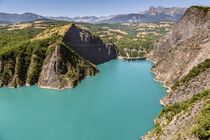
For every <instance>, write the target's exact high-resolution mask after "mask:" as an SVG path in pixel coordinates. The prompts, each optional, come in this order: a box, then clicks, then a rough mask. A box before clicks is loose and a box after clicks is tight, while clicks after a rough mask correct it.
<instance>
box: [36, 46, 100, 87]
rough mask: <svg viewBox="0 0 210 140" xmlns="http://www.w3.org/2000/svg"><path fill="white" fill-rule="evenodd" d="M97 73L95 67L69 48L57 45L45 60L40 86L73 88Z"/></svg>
mask: <svg viewBox="0 0 210 140" xmlns="http://www.w3.org/2000/svg"><path fill="white" fill-rule="evenodd" d="M52 47H54V46H52ZM97 72H98V70H97V69H96V68H95V66H93V65H92V64H91V63H89V62H87V61H85V60H84V59H82V58H81V57H80V56H79V55H77V54H75V53H74V52H73V51H72V50H71V49H69V48H68V46H65V45H63V44H56V46H55V47H54V48H53V51H52V52H51V53H50V54H48V56H47V57H46V58H45V61H44V65H43V66H42V71H41V73H40V76H39V81H38V86H39V87H41V88H50V89H64V88H73V87H75V86H76V85H78V84H79V83H80V81H81V80H82V79H84V78H87V77H90V76H93V75H95V74H96V73H97Z"/></svg>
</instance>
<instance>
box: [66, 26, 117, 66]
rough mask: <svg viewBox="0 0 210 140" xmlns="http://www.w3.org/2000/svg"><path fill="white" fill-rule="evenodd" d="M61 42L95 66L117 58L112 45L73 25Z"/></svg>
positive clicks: (115, 50)
mask: <svg viewBox="0 0 210 140" xmlns="http://www.w3.org/2000/svg"><path fill="white" fill-rule="evenodd" d="M63 41H64V42H65V44H67V45H68V46H70V47H71V49H73V50H74V51H75V52H76V53H78V54H79V55H80V56H82V57H83V58H84V59H86V60H88V61H90V62H92V63H93V64H96V65H98V64H101V63H104V62H106V61H109V60H112V59H116V58H117V49H116V47H115V46H113V44H108V43H103V42H102V41H101V39H100V38H98V37H95V36H92V35H91V34H90V32H88V31H85V30H82V29H80V28H77V27H76V26H75V25H72V26H71V27H70V28H69V29H68V31H67V32H66V34H65V35H64V39H63Z"/></svg>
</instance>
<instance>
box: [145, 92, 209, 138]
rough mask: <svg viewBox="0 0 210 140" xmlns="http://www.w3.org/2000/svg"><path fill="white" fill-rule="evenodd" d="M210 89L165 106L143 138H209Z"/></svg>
mask: <svg viewBox="0 0 210 140" xmlns="http://www.w3.org/2000/svg"><path fill="white" fill-rule="evenodd" d="M209 102H210V90H206V91H203V92H201V93H197V94H196V95H194V96H193V97H192V98H191V99H188V100H186V101H183V102H180V103H176V104H174V105H172V106H168V107H166V108H164V109H163V110H162V111H161V113H160V114H159V115H158V117H157V118H156V119H155V120H154V122H155V129H153V130H152V131H151V132H149V133H148V134H147V135H145V136H143V137H142V139H143V140H208V139H209V138H210V135H209V123H210V122H209V113H210V112H209V109H210V105H209Z"/></svg>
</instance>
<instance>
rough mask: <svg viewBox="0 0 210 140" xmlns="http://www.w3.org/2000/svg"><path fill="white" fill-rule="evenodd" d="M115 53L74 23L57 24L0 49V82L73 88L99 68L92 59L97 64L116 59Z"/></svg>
mask: <svg viewBox="0 0 210 140" xmlns="http://www.w3.org/2000/svg"><path fill="white" fill-rule="evenodd" d="M75 30H76V31H75ZM69 32H70V33H69ZM78 33H79V35H78ZM78 42H79V43H78ZM77 43H78V44H77ZM80 43H81V44H80ZM74 47H76V48H74ZM73 49H75V51H77V52H78V54H77V53H76V52H75V51H74V50H73ZM79 54H81V55H82V56H80V55H79ZM116 55H117V50H116V48H115V47H114V46H113V45H108V44H105V43H103V42H102V41H101V40H100V39H99V38H96V37H94V36H92V35H91V34H90V33H89V32H87V31H83V30H82V29H80V28H77V27H76V26H75V25H74V24H70V25H65V26H57V27H54V28H50V29H48V30H46V31H44V32H42V33H41V34H39V35H38V36H37V37H36V38H34V39H32V40H31V41H26V42H23V43H22V44H20V45H17V46H14V47H11V48H10V49H5V51H1V53H0V86H1V87H2V86H9V87H12V88H16V87H20V86H24V85H27V86H31V85H34V84H38V86H39V87H41V88H51V89H64V88H72V87H74V86H76V85H78V84H79V83H80V81H81V80H82V79H84V78H86V77H89V76H93V75H95V74H96V73H98V72H99V71H98V70H97V69H96V67H95V65H94V64H92V63H91V62H93V63H95V64H100V63H103V62H106V61H108V60H111V59H115V58H116ZM87 59H88V60H90V61H91V62H89V61H88V60H87Z"/></svg>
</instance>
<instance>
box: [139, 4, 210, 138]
mask: <svg viewBox="0 0 210 140" xmlns="http://www.w3.org/2000/svg"><path fill="white" fill-rule="evenodd" d="M209 29H210V8H209V7H199V6H193V7H190V8H189V9H188V10H187V11H186V13H185V14H184V16H183V17H182V18H181V19H180V20H179V21H178V22H177V23H176V24H175V25H174V27H173V28H172V29H171V30H170V31H169V32H168V33H166V34H165V35H164V36H163V37H162V38H161V39H160V40H159V42H158V43H156V44H155V48H154V50H153V51H152V52H151V54H150V56H149V60H150V61H152V62H155V63H156V65H155V66H154V67H153V68H152V70H151V71H152V72H153V73H155V74H156V77H155V79H154V80H156V81H159V82H162V83H163V84H164V87H167V88H169V90H168V94H167V95H166V96H165V97H163V98H162V99H161V100H160V103H161V104H162V105H163V106H164V108H163V109H162V111H161V113H160V114H159V115H158V116H157V118H156V119H155V120H154V122H155V128H154V129H153V130H152V131H151V132H149V133H148V134H146V135H145V136H143V137H142V139H143V140H184V139H187V140H198V139H201V140H208V139H210V133H209V132H210V130H209V128H210V120H209V114H210V112H209V107H210V90H209V89H210V75H209V73H210V59H209V58H210V47H209V46H210V38H209V35H210V30H209Z"/></svg>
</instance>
